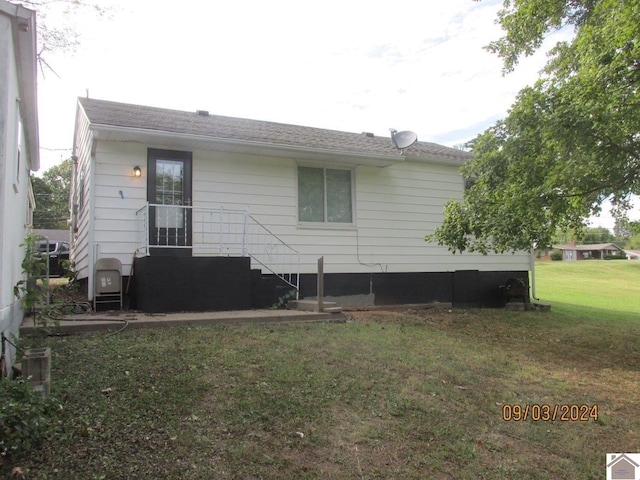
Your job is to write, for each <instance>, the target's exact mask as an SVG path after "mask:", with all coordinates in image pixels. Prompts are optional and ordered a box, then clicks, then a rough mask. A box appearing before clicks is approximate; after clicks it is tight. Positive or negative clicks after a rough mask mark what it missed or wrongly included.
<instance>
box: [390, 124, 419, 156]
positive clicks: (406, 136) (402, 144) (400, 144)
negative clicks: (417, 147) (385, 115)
mask: <svg viewBox="0 0 640 480" xmlns="http://www.w3.org/2000/svg"><path fill="white" fill-rule="evenodd" d="M389 131H390V132H391V144H392V145H393V148H397V149H398V150H400V154H403V153H404V150H405V148H409V147H410V146H411V145H413V144H414V143H416V142H417V141H418V135H416V134H415V133H414V132H410V131H408V130H406V131H403V132H398V131H397V130H396V129H395V128H390V129H389Z"/></svg>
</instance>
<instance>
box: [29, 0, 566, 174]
mask: <svg viewBox="0 0 640 480" xmlns="http://www.w3.org/2000/svg"><path fill="white" fill-rule="evenodd" d="M100 3H101V4H104V5H106V6H110V7H112V8H111V10H110V12H109V13H108V14H107V15H104V16H98V15H95V13H92V12H86V13H83V14H81V15H76V18H75V20H74V25H75V28H77V31H78V32H79V33H80V42H81V43H80V47H79V48H78V50H77V51H76V52H75V53H74V54H72V55H70V54H55V55H49V56H48V57H47V61H48V62H49V63H50V64H51V66H52V67H53V68H54V70H55V72H56V73H57V75H59V77H58V76H56V75H54V74H53V73H51V72H46V71H45V77H44V78H42V76H41V77H40V80H39V98H38V102H39V113H40V145H41V147H42V150H41V164H42V167H41V171H44V170H46V169H48V168H50V167H51V166H52V165H55V164H57V163H59V162H60V161H62V160H64V159H65V158H69V156H70V155H71V148H72V145H73V127H74V118H75V109H76V99H77V97H79V96H85V95H87V92H88V95H89V96H90V97H91V98H98V99H104V100H111V101H118V102H127V103H134V104H141V105H151V106H156V107H163V108H172V109H178V110H187V111H195V110H198V109H200V110H208V111H209V112H210V113H211V114H218V115H227V116H234V117H243V118H251V119H256V120H269V121H275V122H282V123H290V124H296V125H306V126H313V127H321V128H328V129H334V130H343V131H348V132H358V133H359V132H364V131H367V132H373V133H374V134H376V135H381V136H389V128H396V129H398V130H412V131H414V132H416V133H417V135H418V139H419V140H423V141H431V142H436V143H440V144H443V145H448V146H454V145H456V144H460V143H462V142H465V141H467V140H470V139H472V138H474V137H475V136H476V135H477V134H478V133H481V132H482V131H484V130H485V129H486V128H487V127H488V126H490V125H492V124H493V123H495V121H496V120H498V119H500V118H503V117H504V116H505V115H506V114H507V111H508V109H509V107H510V105H511V104H512V103H513V101H514V99H515V97H516V95H517V93H518V91H519V90H520V89H521V88H523V87H524V86H526V85H530V84H532V83H533V82H534V81H535V79H536V78H537V75H538V72H539V71H540V69H541V68H542V67H543V65H544V63H545V60H546V57H545V55H544V53H543V52H540V53H538V54H536V55H535V56H534V57H532V58H528V59H526V60H524V61H523V62H521V64H520V66H519V67H518V68H517V70H516V71H515V72H514V73H511V74H509V75H507V76H503V75H502V72H501V66H502V65H501V62H500V60H499V59H498V58H497V57H496V56H495V55H492V54H490V53H489V52H487V51H485V50H484V49H483V47H484V46H486V45H487V44H488V43H489V42H490V41H491V40H496V39H498V38H499V37H500V36H501V30H500V27H499V26H498V25H496V23H495V19H496V13H497V11H498V10H499V8H500V6H501V4H502V0H483V1H481V2H475V1H473V0H446V1H438V2H436V1H433V0H431V1H425V0H415V1H409V0H407V1H403V0H395V1H393V2H391V1H384V2H383V1H378V0H362V1H361V0H340V1H334V0H325V1H323V2H314V3H311V2H301V1H299V0H297V1H284V0H269V1H266V0H246V1H242V0H235V1H224V2H223V1H218V0H202V1H199V0H192V1H186V0H183V1H181V2H162V1H158V0H102V1H101V2H100ZM47 20H48V21H49V22H53V21H55V20H56V16H55V14H54V13H49V14H48V19H47ZM570 34H571V32H561V33H559V34H555V35H553V36H551V37H550V38H548V39H547V40H548V45H551V44H553V43H555V42H556V41H557V40H558V39H560V38H566V37H567V36H568V35H570Z"/></svg>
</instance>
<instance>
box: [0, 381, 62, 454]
mask: <svg viewBox="0 0 640 480" xmlns="http://www.w3.org/2000/svg"><path fill="white" fill-rule="evenodd" d="M60 408H62V404H61V403H60V402H59V401H58V400H56V399H55V398H53V397H48V398H43V397H42V395H41V394H40V393H39V392H37V391H36V390H35V389H34V388H33V387H32V386H30V385H28V384H26V383H25V382H24V380H22V379H18V380H14V381H11V380H8V379H2V380H0V455H2V456H3V457H10V456H12V455H15V454H20V455H23V454H25V453H27V452H29V451H30V450H32V449H34V448H36V447H38V446H39V445H40V444H41V443H42V442H43V441H45V440H47V438H49V436H50V435H51V433H52V432H53V413H54V412H55V411H56V410H57V409H60Z"/></svg>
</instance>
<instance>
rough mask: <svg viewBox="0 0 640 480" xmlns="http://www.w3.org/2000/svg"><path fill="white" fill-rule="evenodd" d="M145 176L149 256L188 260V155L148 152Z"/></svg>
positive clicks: (189, 233) (168, 151) (189, 180)
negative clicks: (185, 256) (146, 177)
mask: <svg viewBox="0 0 640 480" xmlns="http://www.w3.org/2000/svg"><path fill="white" fill-rule="evenodd" d="M148 173H149V175H148V184H147V199H148V201H149V244H150V246H151V248H150V253H151V254H152V255H189V256H190V255H191V240H192V232H191V217H192V215H191V208H189V207H190V206H191V152H180V151H174V150H159V149H155V148H150V149H149V150H148ZM153 246H155V247H156V248H153Z"/></svg>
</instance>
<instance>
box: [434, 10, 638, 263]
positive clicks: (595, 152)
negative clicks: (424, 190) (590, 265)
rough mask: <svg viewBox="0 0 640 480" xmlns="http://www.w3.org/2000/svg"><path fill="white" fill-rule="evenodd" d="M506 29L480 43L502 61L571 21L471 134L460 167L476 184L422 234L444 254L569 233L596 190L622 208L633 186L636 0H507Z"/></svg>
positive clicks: (595, 208) (595, 200) (513, 61)
mask: <svg viewBox="0 0 640 480" xmlns="http://www.w3.org/2000/svg"><path fill="white" fill-rule="evenodd" d="M498 19H499V21H500V23H501V25H502V27H503V29H504V30H505V32H506V34H505V36H504V37H503V38H501V39H500V40H498V41H496V42H493V43H491V44H490V45H489V46H488V47H487V48H488V49H489V50H490V51H492V52H494V53H496V54H498V55H499V56H500V57H502V58H503V60H504V70H505V72H509V71H511V70H513V68H515V66H516V65H517V62H518V59H519V58H521V57H522V56H523V55H525V56H526V55H530V54H531V53H533V52H534V51H535V50H536V49H537V48H539V47H540V45H541V44H542V41H543V39H544V38H545V37H546V35H547V34H548V33H549V32H550V31H553V30H557V29H559V28H564V27H565V26H567V25H571V26H573V27H574V28H575V29H576V33H575V36H574V38H573V40H572V41H570V42H560V43H558V44H557V45H556V46H555V47H554V48H553V49H552V50H551V52H550V60H549V62H548V64H547V66H546V68H545V70H544V72H543V74H542V76H541V78H540V79H539V80H538V81H537V82H536V83H535V85H533V86H530V87H527V88H524V89H523V90H522V91H521V92H520V93H519V95H518V97H517V98H516V101H515V103H514V104H513V106H512V107H511V109H510V110H509V112H508V115H507V117H506V118H505V119H504V120H502V121H499V122H498V123H496V124H495V125H494V126H492V127H491V128H489V129H488V130H486V131H485V132H484V133H482V134H480V135H479V136H478V137H477V138H476V139H475V141H474V143H473V150H472V152H473V154H474V158H473V159H472V160H471V161H469V162H468V163H467V164H466V165H465V166H464V167H463V168H462V172H463V174H464V175H465V176H466V177H468V178H473V179H474V180H475V182H474V183H473V185H472V186H471V187H470V188H468V189H467V190H466V191H465V195H464V200H463V201H454V200H452V201H449V202H448V203H447V204H446V206H445V210H444V214H445V220H444V222H443V224H442V226H440V227H439V228H437V229H436V231H435V232H434V233H433V234H431V235H428V236H427V237H426V240H428V241H435V242H438V243H439V244H441V245H446V246H448V247H449V249H450V250H451V251H453V252H457V251H460V252H461V251H465V250H468V251H479V252H482V253H487V252H489V251H495V252H505V251H516V250H523V249H525V250H527V249H530V248H531V247H532V246H533V245H537V246H540V247H544V246H548V245H550V244H551V240H552V238H553V236H554V235H555V234H556V231H557V230H558V229H560V230H564V229H573V230H574V231H575V232H576V233H577V234H578V235H580V232H581V231H582V230H583V228H584V224H585V219H586V218H587V217H589V216H591V215H593V214H597V213H599V212H600V209H601V205H602V203H603V201H604V200H605V199H609V200H610V201H611V203H612V205H613V207H614V214H615V215H618V216H622V215H624V212H626V211H627V210H628V208H629V206H630V204H629V199H630V197H631V195H634V194H638V193H640V134H639V132H640V108H639V107H640V88H639V86H640V42H639V41H638V39H639V38H640V0H565V1H561V0H520V1H517V2H516V1H513V0H505V3H504V7H503V9H502V10H501V11H500V13H499V15H498Z"/></svg>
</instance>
